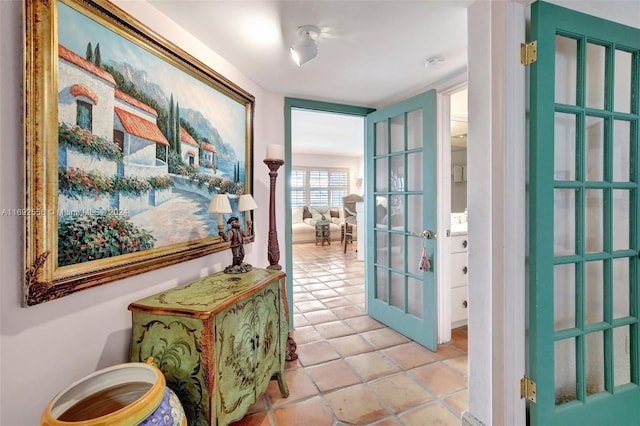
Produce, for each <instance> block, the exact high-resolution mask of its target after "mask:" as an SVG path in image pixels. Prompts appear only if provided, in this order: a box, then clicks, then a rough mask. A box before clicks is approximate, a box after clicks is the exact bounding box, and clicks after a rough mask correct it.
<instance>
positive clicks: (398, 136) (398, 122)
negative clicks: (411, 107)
mask: <svg viewBox="0 0 640 426" xmlns="http://www.w3.org/2000/svg"><path fill="white" fill-rule="evenodd" d="M390 121H391V151H390V153H391V154H392V153H394V152H400V151H404V115H398V116H396V117H393V118H392V119H391V120H390Z"/></svg>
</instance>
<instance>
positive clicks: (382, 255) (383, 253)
mask: <svg viewBox="0 0 640 426" xmlns="http://www.w3.org/2000/svg"><path fill="white" fill-rule="evenodd" d="M374 233H375V236H376V263H377V264H379V265H385V266H386V265H388V262H389V256H388V251H387V247H388V245H387V242H388V234H387V232H384V231H382V232H381V231H375V232H374Z"/></svg>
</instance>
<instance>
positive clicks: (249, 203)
mask: <svg viewBox="0 0 640 426" xmlns="http://www.w3.org/2000/svg"><path fill="white" fill-rule="evenodd" d="M257 208H258V205H257V204H256V201H255V200H254V199H253V197H252V196H251V194H243V195H241V196H240V198H239V199H238V211H241V212H246V211H247V210H255V209H257Z"/></svg>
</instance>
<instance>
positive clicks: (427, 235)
mask: <svg viewBox="0 0 640 426" xmlns="http://www.w3.org/2000/svg"><path fill="white" fill-rule="evenodd" d="M420 236H421V237H422V238H424V239H425V240H431V239H434V240H435V239H436V237H437V236H438V234H437V233H436V232H431V231H429V230H424V231H422V232H421V233H420Z"/></svg>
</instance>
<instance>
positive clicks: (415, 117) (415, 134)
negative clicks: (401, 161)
mask: <svg viewBox="0 0 640 426" xmlns="http://www.w3.org/2000/svg"><path fill="white" fill-rule="evenodd" d="M415 148H422V110H421V109H417V110H415V111H411V112H410V113H408V114H407V149H415Z"/></svg>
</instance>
